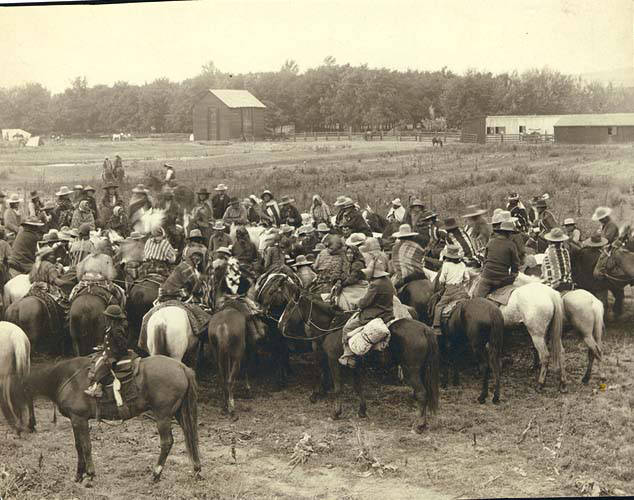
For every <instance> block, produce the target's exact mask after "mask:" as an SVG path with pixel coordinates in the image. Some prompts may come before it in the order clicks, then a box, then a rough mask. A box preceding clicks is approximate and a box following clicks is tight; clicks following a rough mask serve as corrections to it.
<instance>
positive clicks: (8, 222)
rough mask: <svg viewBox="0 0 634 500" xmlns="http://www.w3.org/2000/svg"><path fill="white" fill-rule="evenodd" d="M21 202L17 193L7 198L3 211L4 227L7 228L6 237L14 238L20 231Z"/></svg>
mask: <svg viewBox="0 0 634 500" xmlns="http://www.w3.org/2000/svg"><path fill="white" fill-rule="evenodd" d="M22 201H23V200H22V198H20V196H19V195H18V193H11V194H10V195H9V197H8V198H7V205H8V207H7V208H6V209H5V211H4V227H6V228H7V235H8V236H10V237H15V235H16V234H18V231H19V230H20V223H21V222H22V214H21V213H20V203H22Z"/></svg>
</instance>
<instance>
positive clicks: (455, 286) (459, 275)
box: [432, 244, 469, 335]
mask: <svg viewBox="0 0 634 500" xmlns="http://www.w3.org/2000/svg"><path fill="white" fill-rule="evenodd" d="M443 253H444V256H443V264H442V268H441V269H440V272H439V273H438V274H437V275H436V280H435V282H434V291H435V292H437V293H439V295H440V297H439V299H438V302H436V306H435V307H434V322H433V325H432V326H433V327H434V333H436V334H437V335H440V334H441V331H440V320H441V316H442V312H443V309H444V308H445V306H447V305H449V304H451V303H454V302H456V301H459V300H463V299H468V298H469V294H468V293H467V290H466V288H465V282H466V281H468V280H469V271H468V269H467V266H466V265H465V264H464V262H463V261H462V258H461V255H460V247H459V246H458V245H453V244H450V245H447V246H446V247H445V250H444V252H443Z"/></svg>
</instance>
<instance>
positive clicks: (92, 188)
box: [84, 186, 97, 193]
mask: <svg viewBox="0 0 634 500" xmlns="http://www.w3.org/2000/svg"><path fill="white" fill-rule="evenodd" d="M84 191H86V192H88V191H92V192H93V193H94V192H95V191H97V190H96V189H95V188H94V187H92V186H86V187H85V188H84Z"/></svg>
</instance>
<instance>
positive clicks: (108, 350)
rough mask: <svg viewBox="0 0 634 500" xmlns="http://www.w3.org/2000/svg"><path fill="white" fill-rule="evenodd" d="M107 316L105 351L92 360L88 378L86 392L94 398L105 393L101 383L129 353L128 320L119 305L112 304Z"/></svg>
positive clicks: (105, 313)
mask: <svg viewBox="0 0 634 500" xmlns="http://www.w3.org/2000/svg"><path fill="white" fill-rule="evenodd" d="M103 315H104V316H105V317H106V334H105V336H104V339H103V351H102V352H101V354H100V355H98V356H95V357H94V358H93V360H92V364H91V367H90V371H89V372H88V380H89V382H90V383H91V385H90V386H89V387H88V389H86V390H85V391H84V392H85V393H86V394H88V395H89V396H91V397H93V398H100V397H101V396H102V395H103V391H102V389H101V384H102V382H103V379H104V378H105V377H107V376H108V375H109V374H110V373H111V370H112V368H113V366H114V365H115V364H116V363H117V362H118V361H120V360H121V359H122V358H124V357H125V356H127V355H128V331H127V330H128V322H127V319H126V316H125V314H124V312H123V311H122V310H121V307H119V306H118V305H110V306H108V307H107V308H106V310H105V311H104V312H103Z"/></svg>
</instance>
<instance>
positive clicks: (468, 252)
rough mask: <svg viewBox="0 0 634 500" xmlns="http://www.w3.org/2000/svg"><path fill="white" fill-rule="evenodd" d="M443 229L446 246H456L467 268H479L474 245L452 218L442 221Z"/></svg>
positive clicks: (478, 259) (479, 263)
mask: <svg viewBox="0 0 634 500" xmlns="http://www.w3.org/2000/svg"><path fill="white" fill-rule="evenodd" d="M443 227H444V229H445V232H446V234H447V236H446V238H445V239H446V240H447V243H448V244H452V245H457V246H458V248H460V254H461V256H462V259H463V260H464V262H465V264H466V265H467V266H469V267H480V265H481V262H480V258H479V256H478V254H477V253H476V249H475V245H474V244H473V241H471V236H469V235H468V234H467V232H466V231H465V230H464V229H462V228H461V227H460V226H459V225H458V221H457V220H456V219H455V218H454V217H449V218H447V219H445V220H444V221H443Z"/></svg>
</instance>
